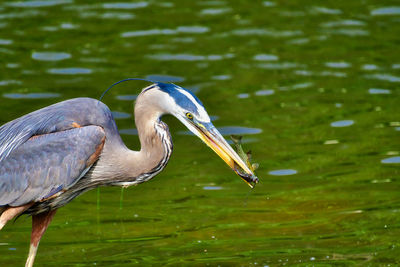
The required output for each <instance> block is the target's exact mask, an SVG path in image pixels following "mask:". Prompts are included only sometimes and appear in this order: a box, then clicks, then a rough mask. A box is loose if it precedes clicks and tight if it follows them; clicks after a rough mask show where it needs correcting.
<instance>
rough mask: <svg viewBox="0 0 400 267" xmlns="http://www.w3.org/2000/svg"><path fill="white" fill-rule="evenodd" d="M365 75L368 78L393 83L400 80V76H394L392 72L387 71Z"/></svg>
mask: <svg viewBox="0 0 400 267" xmlns="http://www.w3.org/2000/svg"><path fill="white" fill-rule="evenodd" d="M365 77H366V78H368V79H375V80H381V81H388V82H392V83H398V82H400V77H398V76H394V75H391V74H385V73H376V74H370V75H365Z"/></svg>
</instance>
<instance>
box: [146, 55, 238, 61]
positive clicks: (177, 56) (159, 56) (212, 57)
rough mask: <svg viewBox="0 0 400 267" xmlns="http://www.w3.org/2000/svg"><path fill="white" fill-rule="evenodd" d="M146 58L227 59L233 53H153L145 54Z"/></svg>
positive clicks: (180, 59) (183, 59)
mask: <svg viewBox="0 0 400 267" xmlns="http://www.w3.org/2000/svg"><path fill="white" fill-rule="evenodd" d="M146 57H147V58H150V59H155V60H161V61H170V60H177V61H205V60H208V61H217V60H222V59H229V58H232V57H234V55H233V54H225V55H208V56H201V55H192V54H155V55H147V56H146Z"/></svg>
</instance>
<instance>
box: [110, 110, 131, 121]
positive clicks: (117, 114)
mask: <svg viewBox="0 0 400 267" xmlns="http://www.w3.org/2000/svg"><path fill="white" fill-rule="evenodd" d="M111 113H112V115H113V117H114V119H116V120H119V119H128V118H130V117H131V114H129V113H126V112H121V111H111Z"/></svg>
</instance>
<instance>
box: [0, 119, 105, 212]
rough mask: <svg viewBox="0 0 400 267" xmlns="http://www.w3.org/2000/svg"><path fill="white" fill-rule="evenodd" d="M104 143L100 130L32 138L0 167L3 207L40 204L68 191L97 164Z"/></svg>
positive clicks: (10, 155) (0, 204)
mask: <svg viewBox="0 0 400 267" xmlns="http://www.w3.org/2000/svg"><path fill="white" fill-rule="evenodd" d="M104 141H105V133H104V130H103V128H101V127H99V126H85V127H81V128H74V129H70V130H66V131H61V132H55V133H51V134H44V135H39V136H34V137H32V138H30V139H29V140H28V141H26V142H25V143H23V144H22V145H20V146H18V147H17V148H16V149H14V150H13V151H12V152H11V153H10V154H9V155H8V156H7V157H6V158H5V159H4V160H3V161H2V162H1V164H0V206H3V205H10V206H19V205H23V204H26V203H29V202H32V201H34V202H35V201H41V200H43V199H46V198H48V197H50V196H52V195H54V194H56V193H57V192H61V191H62V190H65V189H68V188H69V187H70V186H72V185H74V184H75V183H76V182H77V181H78V180H79V179H80V178H81V177H82V176H83V175H84V174H85V173H86V172H87V171H88V169H89V168H90V166H91V165H93V163H94V162H95V161H96V160H97V158H98V157H99V155H100V153H101V151H102V148H103V144H104Z"/></svg>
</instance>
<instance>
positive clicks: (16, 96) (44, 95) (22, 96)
mask: <svg viewBox="0 0 400 267" xmlns="http://www.w3.org/2000/svg"><path fill="white" fill-rule="evenodd" d="M59 96H61V95H60V94H58V93H28V94H19V93H10V94H3V97H5V98H10V99H38V98H39V99H44V98H56V97H59Z"/></svg>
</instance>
